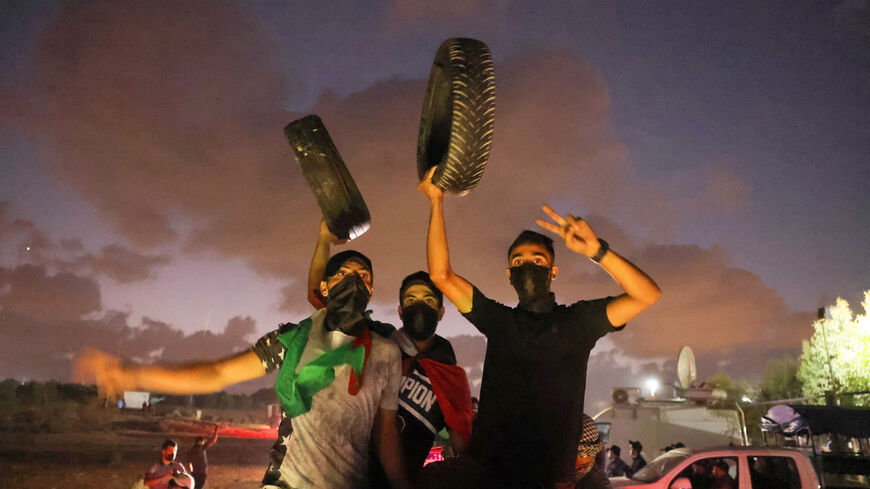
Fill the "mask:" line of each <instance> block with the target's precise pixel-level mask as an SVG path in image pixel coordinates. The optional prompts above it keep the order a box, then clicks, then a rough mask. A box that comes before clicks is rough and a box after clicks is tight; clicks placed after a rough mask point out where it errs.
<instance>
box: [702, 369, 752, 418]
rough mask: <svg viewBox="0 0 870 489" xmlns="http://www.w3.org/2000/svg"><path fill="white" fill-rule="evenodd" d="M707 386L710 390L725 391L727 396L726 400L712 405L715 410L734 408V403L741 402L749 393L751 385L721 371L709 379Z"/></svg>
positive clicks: (714, 402)
mask: <svg viewBox="0 0 870 489" xmlns="http://www.w3.org/2000/svg"><path fill="white" fill-rule="evenodd" d="M705 384H706V387H708V388H710V389H715V390H720V391H725V394H726V395H727V396H726V397H725V399H720V400H717V401H713V402H711V403H710V406H711V407H715V408H729V409H730V408H733V407H734V403H735V402H739V401H740V400H741V399H743V396H745V395H746V393H747V392H749V385H748V384H747V383H746V382H744V381H740V380H734V379H732V378H731V376H730V375H728V374H727V373H725V371H724V370H721V369H720V370H719V372H717V373H716V375H714V376H712V377H710V378H708V379H707V381H706V382H705Z"/></svg>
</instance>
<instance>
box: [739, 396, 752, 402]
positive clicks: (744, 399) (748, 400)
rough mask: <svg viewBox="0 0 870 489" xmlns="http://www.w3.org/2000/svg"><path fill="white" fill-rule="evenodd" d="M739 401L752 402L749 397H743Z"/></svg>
mask: <svg viewBox="0 0 870 489" xmlns="http://www.w3.org/2000/svg"><path fill="white" fill-rule="evenodd" d="M740 400H741V401H743V402H752V399H750V398H749V396H743V397H742V398H741V399H740Z"/></svg>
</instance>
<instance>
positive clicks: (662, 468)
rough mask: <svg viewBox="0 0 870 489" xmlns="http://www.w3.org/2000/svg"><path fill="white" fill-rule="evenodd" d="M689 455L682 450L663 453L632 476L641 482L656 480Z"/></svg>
mask: <svg viewBox="0 0 870 489" xmlns="http://www.w3.org/2000/svg"><path fill="white" fill-rule="evenodd" d="M689 455H690V454H688V453H685V452H682V451H680V450H671V451H670V452H666V453H663V454H661V455H659V456H658V457H656V458H654V459H653V460H652V461H651V462H649V463H648V464H646V466H644V468H642V469H640V470H638V471H637V472H635V473H634V475H632V476H631V478H632V479H634V480H638V481H641V482H655V481H657V480H659V479H661V478H662V476H664V475H665V474H667V473H668V472H670V471H671V469H673V468H674V467H676V466H677V465H679V463H680V462H682V461H683V460H686V459H687V458H689Z"/></svg>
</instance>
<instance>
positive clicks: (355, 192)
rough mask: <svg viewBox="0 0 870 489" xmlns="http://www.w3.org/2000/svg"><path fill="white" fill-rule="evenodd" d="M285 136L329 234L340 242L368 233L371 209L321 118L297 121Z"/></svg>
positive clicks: (307, 117) (305, 118)
mask: <svg viewBox="0 0 870 489" xmlns="http://www.w3.org/2000/svg"><path fill="white" fill-rule="evenodd" d="M284 134H285V135H286V136H287V141H289V142H290V147H291V148H293V154H294V155H295V156H296V161H297V162H298V163H299V166H300V167H302V174H303V175H304V176H305V179H306V180H308V185H309V186H310V187H311V190H313V191H314V197H315V198H316V199H317V204H318V205H319V206H320V211H321V212H322V213H323V218H324V219H325V220H326V225H327V226H329V230H330V231H332V233H333V234H335V235H336V236H337V237H338V238H340V239H354V238H357V237H359V236H361V235H362V234H363V233H365V232H366V231H368V229H369V227H370V226H371V215H370V214H369V209H368V207H366V203H365V201H364V200H363V198H362V194H360V191H359V189H358V188H357V187H356V183H354V181H353V177H351V176H350V172H349V171H348V170H347V167H346V166H345V165H344V161H343V160H342V159H341V155H339V154H338V149H337V148H336V147H335V144H333V142H332V138H330V137H329V133H328V132H326V127H325V126H324V125H323V121H321V120H320V117H317V116H316V115H309V116H306V117H303V118H301V119H298V120H295V121H293V122H291V123H290V124H287V126H286V127H285V128H284Z"/></svg>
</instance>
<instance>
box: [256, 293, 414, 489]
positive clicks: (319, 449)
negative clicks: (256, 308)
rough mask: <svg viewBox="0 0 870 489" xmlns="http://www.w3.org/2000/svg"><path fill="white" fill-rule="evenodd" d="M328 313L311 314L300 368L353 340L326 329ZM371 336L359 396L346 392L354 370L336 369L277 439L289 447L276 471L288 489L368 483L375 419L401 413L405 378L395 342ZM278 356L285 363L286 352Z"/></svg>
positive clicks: (346, 368)
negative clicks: (288, 430) (400, 397)
mask: <svg viewBox="0 0 870 489" xmlns="http://www.w3.org/2000/svg"><path fill="white" fill-rule="evenodd" d="M325 314H326V311H325V310H324V309H321V310H320V311H318V312H316V313H315V314H314V315H312V316H311V320H312V325H311V332H310V333H309V337H308V341H307V343H306V345H305V349H304V350H303V352H302V355H301V357H300V362H299V363H300V365H302V364H303V363H307V362H309V361H311V360H313V359H315V358H317V357H318V356H319V355H321V354H323V353H324V352H326V351H328V350H330V349H333V348H337V347H338V346H341V345H342V344H345V343H347V342H349V341H353V337H352V336H347V335H345V334H343V333H341V332H335V331H334V332H327V331H325V330H324V328H323V318H324V316H325ZM269 336H270V335H267V336H266V337H264V339H265V338H267V337H269ZM371 338H372V348H371V351H370V352H369V357H368V360H367V361H366V365H365V368H364V370H363V375H362V378H363V385H362V388H361V389H360V391H359V392H358V393H357V394H356V395H351V394H349V393H348V391H347V389H348V384H349V382H350V372H351V370H352V369H351V368H350V366H348V365H343V366H340V367H336V368H335V380H334V381H333V382H332V383H331V384H330V385H329V386H327V387H325V388H324V389H323V390H321V391H319V392H317V393H316V394H315V395H314V397H313V398H312V402H311V410H310V411H309V412H307V413H305V414H303V415H301V416H297V417H295V418H293V420H292V424H293V432H292V434H289V435H285V437H284V439H283V440H279V441H280V442H281V443H283V444H284V445H286V447H287V450H286V454H285V455H284V457H283V459H282V460H281V463H280V466H279V467H278V470H279V471H280V473H281V477H280V480H281V481H282V482H284V483H286V484H288V485H289V486H290V487H292V488H295V489H308V488H329V489H333V488H334V489H345V488H354V487H359V486H361V485H364V484H365V481H366V480H367V479H368V459H369V443H370V441H371V432H372V427H373V426H374V419H375V415H376V414H377V412H378V408H383V409H387V410H393V411H394V410H396V409H398V392H399V385H400V384H401V378H402V367H401V354H400V353H399V349H398V347H397V346H396V345H395V343H393V342H392V341H390V340H387V339H384V338H382V337H381V336H379V335H377V334H373V333H372V334H371ZM255 351H257V349H256V348H255ZM280 357H281V358H282V359H283V352H282V353H281V354H280ZM289 367H290V366H289V365H288V366H287V368H289ZM282 368H284V366H283V365H282ZM263 487H264V488H274V487H277V486H272V485H265V486H263Z"/></svg>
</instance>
